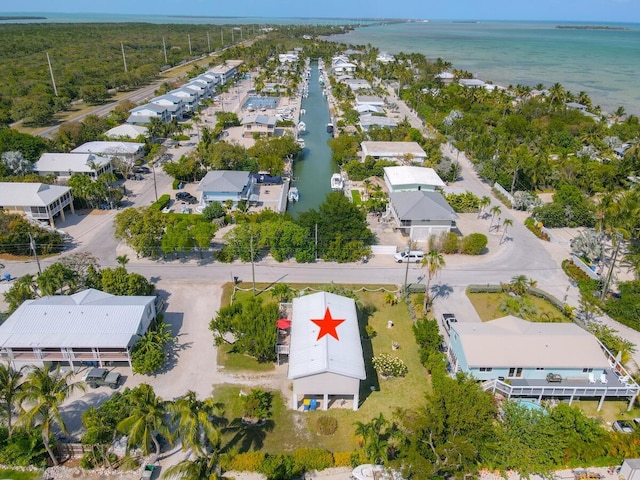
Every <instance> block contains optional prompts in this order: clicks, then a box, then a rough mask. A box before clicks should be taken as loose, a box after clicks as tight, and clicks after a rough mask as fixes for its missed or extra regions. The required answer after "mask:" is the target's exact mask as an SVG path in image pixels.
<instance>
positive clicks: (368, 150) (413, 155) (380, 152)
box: [360, 141, 427, 163]
mask: <svg viewBox="0 0 640 480" xmlns="http://www.w3.org/2000/svg"><path fill="white" fill-rule="evenodd" d="M360 148H361V149H362V160H363V161H364V160H365V159H366V158H367V157H373V158H375V159H376V160H389V161H392V162H402V163H411V162H418V163H424V161H425V160H426V159H427V154H426V152H425V151H424V150H423V149H422V147H421V146H420V145H418V143H417V142H373V141H365V142H362V143H361V144H360Z"/></svg>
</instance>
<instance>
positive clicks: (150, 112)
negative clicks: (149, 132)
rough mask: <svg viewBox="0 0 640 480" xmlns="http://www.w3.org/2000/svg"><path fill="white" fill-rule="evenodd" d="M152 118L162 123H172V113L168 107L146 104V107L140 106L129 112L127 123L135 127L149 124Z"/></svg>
mask: <svg viewBox="0 0 640 480" xmlns="http://www.w3.org/2000/svg"><path fill="white" fill-rule="evenodd" d="M152 118H157V119H158V120H160V121H162V122H169V121H171V113H170V112H169V110H168V109H167V107H166V105H159V104H157V103H145V104H144V105H140V106H137V107H135V108H132V109H131V110H129V118H127V123H132V124H134V125H138V124H146V123H149V122H150V121H151V119H152Z"/></svg>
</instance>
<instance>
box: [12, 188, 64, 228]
mask: <svg viewBox="0 0 640 480" xmlns="http://www.w3.org/2000/svg"><path fill="white" fill-rule="evenodd" d="M66 207H69V208H70V210H71V213H75V212H74V210H73V195H71V188H69V187H62V186H59V185H46V184H44V183H12V182H0V209H2V210H4V211H5V212H9V213H19V214H21V215H25V216H27V217H31V218H35V219H36V220H49V224H50V225H51V227H52V228H55V223H54V218H55V217H56V216H57V215H58V214H60V217H61V218H62V220H63V221H64V209H65V208H66Z"/></svg>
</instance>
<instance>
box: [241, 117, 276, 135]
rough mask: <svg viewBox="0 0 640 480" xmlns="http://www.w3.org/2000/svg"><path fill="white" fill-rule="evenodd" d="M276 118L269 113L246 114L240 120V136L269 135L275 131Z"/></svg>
mask: <svg viewBox="0 0 640 480" xmlns="http://www.w3.org/2000/svg"><path fill="white" fill-rule="evenodd" d="M277 121H278V119H277V118H276V117H271V116H269V115H248V116H246V117H244V118H243V119H242V121H241V122H240V123H241V124H242V136H243V137H252V136H253V135H256V134H257V135H260V136H261V137H262V136H267V137H270V136H272V135H273V134H274V133H275V131H276V123H277Z"/></svg>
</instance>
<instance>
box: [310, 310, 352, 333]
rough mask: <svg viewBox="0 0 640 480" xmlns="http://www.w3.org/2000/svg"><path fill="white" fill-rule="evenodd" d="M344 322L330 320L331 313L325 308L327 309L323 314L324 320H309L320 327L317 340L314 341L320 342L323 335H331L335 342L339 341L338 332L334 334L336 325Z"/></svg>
mask: <svg viewBox="0 0 640 480" xmlns="http://www.w3.org/2000/svg"><path fill="white" fill-rule="evenodd" d="M344 320H345V319H344V318H342V319H339V318H332V317H331V312H330V311H329V307H327V309H326V310H325V312H324V318H322V319H320V318H316V319H313V318H312V319H311V321H312V322H313V323H315V324H316V325H317V326H319V327H320V331H319V332H318V338H317V339H316V340H320V339H321V338H322V337H324V336H325V335H331V336H332V337H333V338H335V339H336V340H340V339H339V338H338V332H336V328H337V327H338V325H340V324H341V323H342V322H344Z"/></svg>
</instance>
